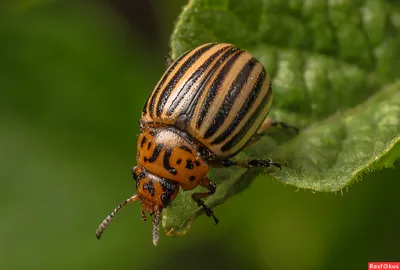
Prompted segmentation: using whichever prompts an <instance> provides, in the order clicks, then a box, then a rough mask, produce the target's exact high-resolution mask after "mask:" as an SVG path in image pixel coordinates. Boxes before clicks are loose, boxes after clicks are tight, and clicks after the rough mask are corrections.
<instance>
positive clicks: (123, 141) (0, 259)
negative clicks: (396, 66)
mask: <svg viewBox="0 0 400 270" xmlns="http://www.w3.org/2000/svg"><path fill="white" fill-rule="evenodd" d="M94 2H96V4H93V3H94ZM185 2H186V1H184V0H177V1H175V0H174V1H164V0H152V1H145V0H143V1H133V0H113V1H80V2H78V1H61V0H59V1H50V0H46V1H43V0H41V1H40V0H36V1H33V0H31V1H28V0H25V1H8V2H3V3H2V4H0V9H1V11H0V91H1V96H0V123H1V126H0V153H1V155H0V158H1V160H0V164H1V165H0V184H1V186H0V201H1V204H0V210H1V213H2V215H1V222H0V269H98V270H99V269H160V268H162V269H165V270H168V269H174V270H179V269H222V268H226V269H367V262H368V261H396V260H397V261H400V246H399V243H400V234H399V228H400V227H399V225H400V217H399V209H400V207H399V206H400V196H399V190H400V181H399V176H400V169H399V168H397V169H386V170H384V171H380V172H373V173H371V174H370V175H368V176H366V177H364V178H363V180H362V181H361V182H360V183H358V184H355V185H354V186H352V187H350V188H349V189H348V190H346V191H344V193H343V194H336V195H335V194H313V193H311V192H308V191H302V190H299V191H297V190H296V189H295V188H292V187H286V186H284V185H282V184H279V183H276V182H266V181H256V182H255V183H254V184H253V185H252V186H251V187H250V188H249V189H247V190H246V191H245V192H244V193H241V194H239V195H238V196H236V197H235V198H233V199H231V200H229V201H228V202H227V203H225V204H224V205H222V206H219V207H218V208H217V209H216V211H217V215H218V218H219V219H220V221H221V222H220V224H218V226H214V225H213V223H212V222H211V221H210V220H209V219H208V218H206V217H204V216H201V217H200V218H199V219H198V220H197V221H196V222H195V223H194V225H193V226H192V228H191V230H190V232H189V234H188V235H187V236H185V237H166V236H165V235H164V234H163V235H162V236H161V239H160V243H159V246H158V247H156V248H155V247H154V246H153V244H152V241H151V230H152V226H151V224H150V222H148V223H147V224H145V223H143V222H142V220H141V218H140V204H139V203H138V204H136V205H129V206H128V207H127V208H125V209H124V210H123V211H122V212H121V213H120V214H119V215H118V217H117V218H116V219H115V220H114V222H113V223H112V224H111V226H110V228H109V230H108V231H107V232H106V233H105V234H104V236H103V238H102V240H101V241H97V240H96V238H95V229H96V227H97V226H98V224H99V222H101V220H102V219H103V218H104V217H105V216H106V215H107V214H108V213H109V212H110V211H111V210H112V209H113V208H114V207H115V206H116V205H117V204H118V203H120V202H121V201H122V200H124V199H125V198H127V197H128V196H130V195H131V194H132V193H134V192H135V189H134V187H135V185H134V182H133V180H132V177H131V167H132V166H134V165H135V154H136V149H135V148H136V138H137V134H138V131H139V129H138V125H137V121H138V119H139V117H140V113H141V109H142V106H143V104H144V101H145V99H146V97H147V96H148V95H149V93H150V91H151V90H152V88H153V87H154V85H155V84H156V82H157V80H158V79H159V77H160V76H161V74H162V73H163V71H164V69H165V64H164V63H165V61H164V59H165V56H166V55H167V53H168V39H169V35H170V33H171V31H172V27H173V23H174V20H175V19H176V17H177V15H178V14H179V12H180V11H181V8H182V6H183V5H184V4H185ZM398 164H399V163H397V165H398ZM296 191H297V192H296Z"/></svg>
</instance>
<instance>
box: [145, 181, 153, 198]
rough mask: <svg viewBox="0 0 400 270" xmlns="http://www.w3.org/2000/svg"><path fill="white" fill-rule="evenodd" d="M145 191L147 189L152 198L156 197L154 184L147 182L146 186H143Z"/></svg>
mask: <svg viewBox="0 0 400 270" xmlns="http://www.w3.org/2000/svg"><path fill="white" fill-rule="evenodd" d="M143 189H147V190H148V191H149V192H150V195H151V196H154V186H153V182H150V181H149V182H147V183H146V184H144V185H143Z"/></svg>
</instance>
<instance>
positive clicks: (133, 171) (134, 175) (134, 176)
mask: <svg viewBox="0 0 400 270" xmlns="http://www.w3.org/2000/svg"><path fill="white" fill-rule="evenodd" d="M132 177H133V179H135V181H137V180H138V179H139V177H138V175H137V174H136V172H135V168H133V169H132Z"/></svg>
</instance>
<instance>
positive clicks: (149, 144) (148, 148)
mask: <svg viewBox="0 0 400 270" xmlns="http://www.w3.org/2000/svg"><path fill="white" fill-rule="evenodd" d="M150 147H151V142H149V143H148V144H147V150H150Z"/></svg>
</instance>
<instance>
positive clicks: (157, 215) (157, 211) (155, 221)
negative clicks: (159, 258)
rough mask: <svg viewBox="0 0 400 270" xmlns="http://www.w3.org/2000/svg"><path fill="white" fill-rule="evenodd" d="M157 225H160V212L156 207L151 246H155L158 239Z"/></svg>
mask: <svg viewBox="0 0 400 270" xmlns="http://www.w3.org/2000/svg"><path fill="white" fill-rule="evenodd" d="M159 224H160V210H158V207H157V208H156V209H155V213H154V218H153V244H154V246H157V243H158V239H160V233H159V229H158V227H159Z"/></svg>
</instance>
